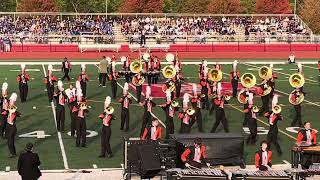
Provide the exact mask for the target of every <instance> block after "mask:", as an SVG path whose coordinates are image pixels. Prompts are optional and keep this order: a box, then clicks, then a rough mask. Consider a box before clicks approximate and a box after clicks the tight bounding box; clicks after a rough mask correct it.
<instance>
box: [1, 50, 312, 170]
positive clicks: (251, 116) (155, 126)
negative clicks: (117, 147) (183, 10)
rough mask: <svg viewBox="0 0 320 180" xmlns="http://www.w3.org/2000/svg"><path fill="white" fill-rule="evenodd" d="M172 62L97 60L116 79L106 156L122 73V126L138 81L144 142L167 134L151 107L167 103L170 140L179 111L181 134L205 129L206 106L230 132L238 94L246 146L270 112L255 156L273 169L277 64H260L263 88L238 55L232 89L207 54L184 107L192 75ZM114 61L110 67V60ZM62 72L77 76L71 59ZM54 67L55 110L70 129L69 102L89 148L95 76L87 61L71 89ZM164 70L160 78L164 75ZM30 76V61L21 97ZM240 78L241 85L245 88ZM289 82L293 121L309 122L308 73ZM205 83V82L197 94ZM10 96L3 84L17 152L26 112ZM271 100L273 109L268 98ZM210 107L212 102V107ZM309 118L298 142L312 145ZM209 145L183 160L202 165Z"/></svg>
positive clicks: (5, 115)
mask: <svg viewBox="0 0 320 180" xmlns="http://www.w3.org/2000/svg"><path fill="white" fill-rule="evenodd" d="M166 60H167V61H168V63H169V65H167V66H165V67H163V68H162V69H161V63H160V59H159V58H158V57H156V56H153V55H151V54H148V53H145V54H143V55H142V57H141V60H140V59H137V60H131V58H130V57H129V56H128V57H125V56H123V57H121V62H122V63H123V66H122V69H121V71H117V70H116V58H115V56H113V57H112V58H109V57H103V59H102V60H101V61H100V64H99V66H98V72H99V86H103V87H105V86H106V82H105V79H106V77H108V80H109V81H110V82H111V91H112V94H111V96H107V97H106V99H105V102H104V109H103V113H101V114H100V115H99V116H98V118H99V119H101V121H102V128H101V154H100V156H99V157H112V151H111V146H110V138H111V129H112V126H111V124H112V121H113V120H116V117H115V115H114V114H113V113H114V111H115V108H114V107H112V106H111V103H112V99H111V98H113V99H115V98H117V86H118V82H117V79H118V78H119V77H120V76H123V77H124V79H125V82H126V83H125V84H124V87H123V95H122V97H121V98H119V99H118V103H120V104H121V117H120V119H121V127H120V129H121V130H124V131H125V132H128V131H129V122H130V112H129V109H130V106H131V105H133V101H132V97H131V94H130V93H129V86H130V83H131V84H132V85H133V86H132V87H134V88H135V90H136V93H137V102H138V105H140V106H141V107H144V114H143V116H142V120H141V122H142V125H141V130H140V138H141V140H153V141H156V140H160V139H162V130H163V129H162V127H161V125H160V122H159V119H157V118H155V117H153V115H152V111H153V108H155V107H161V108H162V109H163V110H164V112H165V115H166V119H165V126H166V133H165V139H167V138H169V135H170V134H174V132H175V128H174V127H175V123H174V117H175V113H176V112H178V119H180V120H181V127H180V132H179V133H186V134H187V133H190V132H191V128H192V127H193V125H194V124H195V123H197V127H198V131H199V132H204V130H203V119H202V111H203V110H204V109H206V110H209V109H210V110H214V114H215V122H214V124H213V127H212V129H211V131H210V132H211V133H215V132H216V130H217V128H218V126H219V125H220V123H221V124H222V126H223V129H224V131H225V132H226V133H228V132H229V125H228V119H227V115H226V112H225V105H226V104H228V101H229V100H230V99H231V97H233V98H236V99H237V100H238V101H239V102H240V103H241V104H243V106H244V111H243V114H244V122H243V126H245V127H248V128H249V131H250V134H249V136H248V137H247V139H246V142H247V144H251V145H254V144H255V143H256V141H257V116H258V113H260V114H261V115H263V116H265V117H266V118H267V122H268V124H269V131H268V135H267V141H263V142H262V143H261V149H260V150H259V151H258V152H257V153H256V154H255V162H256V167H257V168H258V169H260V170H268V169H270V168H271V156H272V152H271V150H270V148H271V145H274V146H275V148H276V150H277V152H278V153H279V154H282V150H281V147H280V145H279V143H278V131H279V130H278V126H277V124H278V121H282V120H283V116H282V115H281V110H282V107H281V106H280V104H279V103H278V98H279V95H277V94H274V90H275V81H276V79H277V76H276V74H274V72H273V65H271V66H270V67H267V66H263V67H261V68H260V69H259V70H258V74H259V77H260V78H261V79H262V81H261V84H258V85H257V86H256V77H255V76H254V75H253V74H251V73H244V74H243V75H242V76H240V72H239V71H238V70H237V64H238V61H234V62H233V64H232V71H231V72H230V73H229V74H228V75H229V78H230V81H231V83H230V84H231V90H232V91H231V92H230V94H231V95H232V96H231V95H229V92H227V91H225V90H224V89H223V88H224V87H223V83H224V82H221V81H222V79H223V72H222V67H221V65H219V64H216V65H214V66H213V67H212V68H209V67H208V62H207V61H205V60H202V61H201V63H200V65H199V67H198V77H199V82H198V83H193V84H192V91H193V95H190V94H188V93H184V94H182V96H183V98H182V108H181V109H180V106H179V98H180V96H181V89H182V85H183V84H184V83H185V79H184V78H183V76H182V69H181V68H182V66H181V62H180V59H179V58H178V54H176V55H173V54H171V53H168V54H167V55H166ZM109 64H111V66H109ZM62 70H63V72H64V76H63V78H62V79H61V80H62V81H63V80H64V79H67V80H70V77H69V72H70V71H71V64H70V62H69V61H68V59H67V58H65V59H64V61H63V63H62ZM52 71H53V67H52V65H49V66H48V75H47V76H46V77H45V78H44V83H45V85H46V87H47V94H48V99H49V102H50V103H51V102H52V101H53V99H54V100H55V105H56V106H55V108H56V121H57V130H58V131H60V132H64V130H65V125H64V124H65V105H66V103H68V107H69V110H70V119H71V127H70V129H71V136H76V146H77V147H80V146H81V147H86V116H87V113H89V111H88V103H87V102H88V101H87V99H86V98H87V82H88V81H89V76H88V74H87V73H86V67H85V65H84V64H82V65H81V74H80V75H79V76H78V78H77V81H76V88H74V87H73V85H72V84H71V85H70V86H69V88H68V89H64V88H63V83H62V81H58V79H57V78H56V77H55V76H54V75H53V72H52ZM161 74H162V76H163V77H164V79H165V82H164V83H163V85H162V86H161V87H162V91H163V93H164V95H165V103H164V104H160V105H156V103H155V102H154V100H153V97H152V96H151V94H152V87H153V84H157V83H159V82H161V81H160V80H161V78H160V76H161ZM162 76H161V77H162ZM29 80H30V76H29V75H28V74H27V73H26V67H25V65H22V66H21V74H19V75H18V76H17V81H18V83H19V90H20V98H21V102H25V101H26V100H27V94H28V81H29ZM145 80H147V83H146V84H147V85H146V86H145V87H146V91H145V94H143V92H142V90H143V85H144V84H145ZM239 81H240V85H241V87H242V89H240V91H238V88H239ZM56 82H57V87H58V88H57V91H56V92H54V90H55V83H56ZM289 82H290V85H291V86H292V87H293V88H294V90H293V91H292V92H291V93H290V95H289V102H290V103H291V104H292V105H293V106H294V109H295V112H296V116H295V118H294V119H293V121H292V123H291V126H295V125H298V126H299V127H302V126H303V124H302V118H301V103H302V102H303V101H304V96H305V93H304V92H303V90H302V87H303V85H304V76H303V74H302V69H301V68H299V72H297V73H294V74H293V75H291V76H290V78H289ZM198 87H201V89H199V90H200V93H198ZM7 96H8V84H7V83H3V85H2V96H1V97H0V105H1V116H2V118H1V123H0V127H1V129H0V130H1V132H0V133H1V136H4V134H5V135H6V138H7V139H8V147H9V151H10V153H11V156H12V157H14V156H15V155H16V150H15V141H14V139H15V136H16V133H17V128H16V123H15V122H16V119H17V118H18V117H20V116H21V114H20V113H19V112H18V111H17V107H16V106H15V102H16V98H17V95H16V94H15V93H13V94H12V96H11V97H10V99H8V98H7ZM258 96H260V97H261V101H262V107H260V108H259V107H258V106H257V105H255V102H254V99H255V98H256V97H258ZM270 99H272V102H271V110H270V107H269V106H270V105H269V101H270ZM210 105H211V106H210ZM310 126H311V125H310V123H309V122H306V123H304V129H302V130H300V131H299V133H298V138H297V143H301V142H307V143H309V144H315V143H316V135H315V133H316V132H315V131H314V130H313V129H311V127H310ZM205 151H206V150H205V146H204V145H203V144H202V140H201V139H196V140H195V143H194V146H193V147H190V148H187V149H186V150H185V151H184V153H183V154H182V156H181V160H182V161H183V162H185V165H186V167H188V166H190V165H192V166H195V167H201V166H203V162H204V161H203V159H204V158H205V156H206V155H205Z"/></svg>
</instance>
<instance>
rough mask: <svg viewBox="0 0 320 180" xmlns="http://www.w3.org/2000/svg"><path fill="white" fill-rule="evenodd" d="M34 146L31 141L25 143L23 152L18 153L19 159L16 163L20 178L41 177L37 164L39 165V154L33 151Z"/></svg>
mask: <svg viewBox="0 0 320 180" xmlns="http://www.w3.org/2000/svg"><path fill="white" fill-rule="evenodd" d="M33 151H34V148H33V144H32V143H27V144H26V148H25V152H22V153H21V154H20V155H19V160H18V164H17V170H18V173H19V175H20V176H21V179H23V180H25V179H30V180H32V179H34V180H36V179H39V178H40V177H41V175H42V174H41V171H40V168H39V166H40V165H41V162H40V158H39V155H38V154H37V153H34V152H33Z"/></svg>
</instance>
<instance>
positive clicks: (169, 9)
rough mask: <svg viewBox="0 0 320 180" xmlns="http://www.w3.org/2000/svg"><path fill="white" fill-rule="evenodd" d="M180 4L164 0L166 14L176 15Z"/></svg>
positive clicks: (173, 0) (171, 0)
mask: <svg viewBox="0 0 320 180" xmlns="http://www.w3.org/2000/svg"><path fill="white" fill-rule="evenodd" d="M178 7H179V5H178V2H177V1H176V0H164V8H163V12H164V13H175V12H177V11H178Z"/></svg>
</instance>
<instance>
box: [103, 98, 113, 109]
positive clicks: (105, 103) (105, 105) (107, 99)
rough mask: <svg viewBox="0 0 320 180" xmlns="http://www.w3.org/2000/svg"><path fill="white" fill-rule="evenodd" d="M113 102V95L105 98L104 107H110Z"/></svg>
mask: <svg viewBox="0 0 320 180" xmlns="http://www.w3.org/2000/svg"><path fill="white" fill-rule="evenodd" d="M110 103H111V97H110V96H107V97H106V99H105V100H104V108H106V107H108V106H109V105H110Z"/></svg>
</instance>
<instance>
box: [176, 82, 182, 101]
mask: <svg viewBox="0 0 320 180" xmlns="http://www.w3.org/2000/svg"><path fill="white" fill-rule="evenodd" d="M180 94H181V83H176V98H179V97H180Z"/></svg>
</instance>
